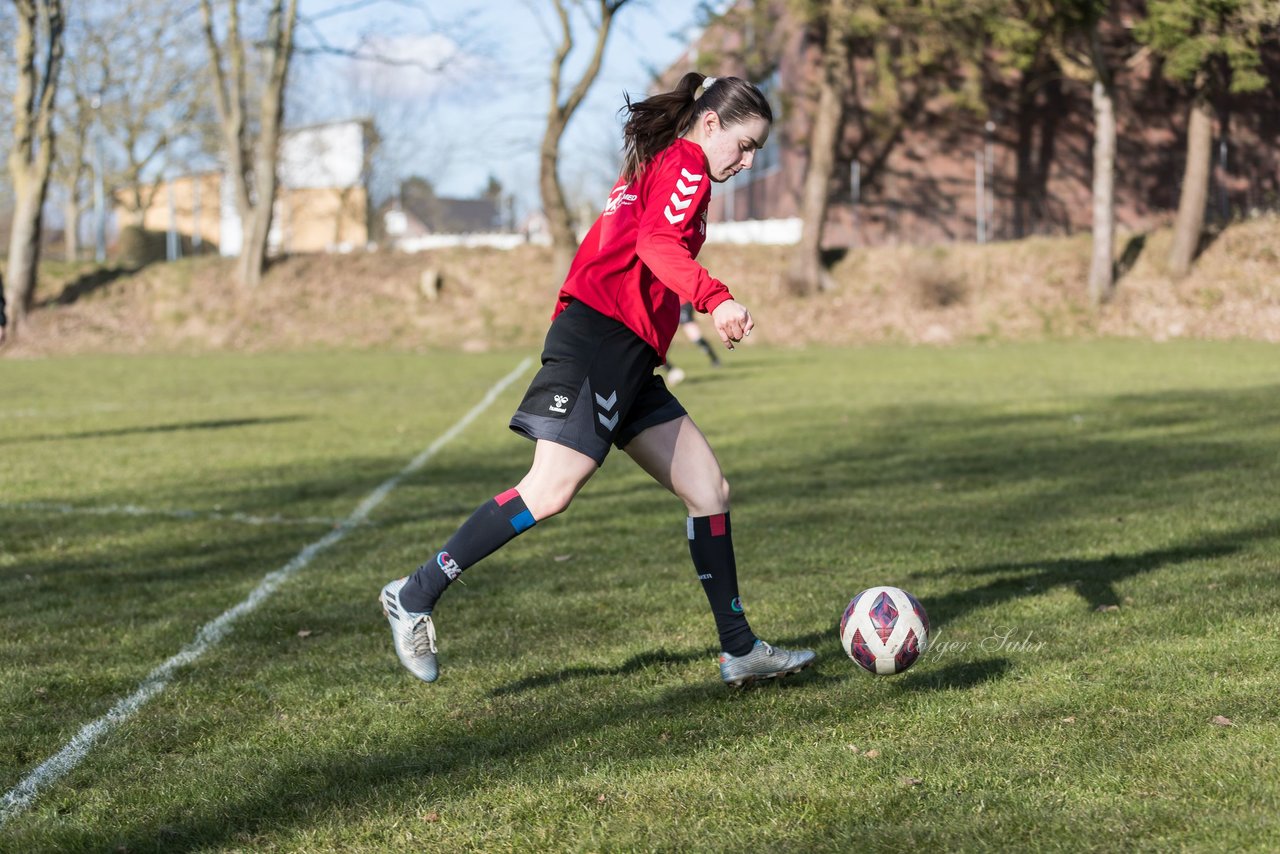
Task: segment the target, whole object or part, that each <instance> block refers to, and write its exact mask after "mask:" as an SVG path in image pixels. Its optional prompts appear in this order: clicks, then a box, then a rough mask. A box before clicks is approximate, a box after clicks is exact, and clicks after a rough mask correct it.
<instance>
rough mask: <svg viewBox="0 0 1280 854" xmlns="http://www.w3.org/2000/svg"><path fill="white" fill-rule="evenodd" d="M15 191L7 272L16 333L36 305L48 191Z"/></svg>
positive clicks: (11, 324) (30, 188)
mask: <svg viewBox="0 0 1280 854" xmlns="http://www.w3.org/2000/svg"><path fill="white" fill-rule="evenodd" d="M24 183H25V182H24ZM15 189H16V191H17V196H18V200H17V202H16V204H15V205H14V209H13V229H12V231H10V232H9V261H8V264H7V265H6V272H7V273H8V276H9V324H10V326H12V327H13V330H14V331H15V332H16V331H17V329H18V328H19V327H20V326H21V325H22V323H23V321H25V320H26V317H27V314H28V313H30V311H31V308H32V306H33V305H34V304H35V295H36V272H37V269H38V267H39V264H40V232H41V225H42V222H41V216H40V210H41V208H42V207H43V206H44V189H43V187H42V186H41V187H31V186H21V185H19V186H18V187H16V188H15Z"/></svg>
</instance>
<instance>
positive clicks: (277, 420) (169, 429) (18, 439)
mask: <svg viewBox="0 0 1280 854" xmlns="http://www.w3.org/2000/svg"><path fill="white" fill-rule="evenodd" d="M305 420H306V419H305V418H304V417H303V416H301V415H277V416H273V417H271V418H218V419H214V420H210V421H186V422H182V423H179V424H150V425H147V426H144V427H119V428H113V429H110V430H86V431H84V432H82V433H45V434H42V435H39V436H12V437H10V438H8V439H0V445H16V444H22V443H25V442H55V441H60V440H64V439H110V438H115V437H117V436H134V435H139V434H147V433H183V432H187V431H193V430H229V429H234V428H236V427H256V426H259V425H262V424H288V423H291V422H295V421H305Z"/></svg>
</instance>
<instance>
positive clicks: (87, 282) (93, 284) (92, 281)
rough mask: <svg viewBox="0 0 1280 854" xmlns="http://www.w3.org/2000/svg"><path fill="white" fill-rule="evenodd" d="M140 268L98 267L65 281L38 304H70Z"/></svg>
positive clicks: (43, 306) (44, 305)
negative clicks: (57, 289)
mask: <svg viewBox="0 0 1280 854" xmlns="http://www.w3.org/2000/svg"><path fill="white" fill-rule="evenodd" d="M141 269H142V268H141V267H136V268H134V267H99V268H98V269H96V270H92V271H90V272H88V273H84V274H82V275H80V276H77V277H76V278H75V279H73V280H71V281H70V282H67V283H66V284H65V285H63V287H62V291H61V292H60V293H59V294H58V295H57V296H56V297H51V298H48V299H44V300H41V301H40V302H39V303H38V304H39V305H40V306H41V307H42V308H45V307H48V306H50V305H71V304H72V303H74V302H75V301H77V300H79V299H80V298H82V297H86V296H88V295H89V294H91V293H93V292H94V291H97V290H101V289H102V288H105V287H106V286H107V285H109V284H111V283H112V282H114V281H115V280H116V279H119V278H121V277H123V276H132V275H133V274H135V273H137V272H138V271H139V270H141Z"/></svg>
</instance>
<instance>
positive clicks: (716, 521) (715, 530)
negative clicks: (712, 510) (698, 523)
mask: <svg viewBox="0 0 1280 854" xmlns="http://www.w3.org/2000/svg"><path fill="white" fill-rule="evenodd" d="M707 522H709V523H710V525H711V536H713V537H723V536H724V514H723V513H717V514H716V515H714V516H708V517H707Z"/></svg>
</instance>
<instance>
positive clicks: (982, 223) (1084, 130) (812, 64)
mask: <svg viewBox="0 0 1280 854" xmlns="http://www.w3.org/2000/svg"><path fill="white" fill-rule="evenodd" d="M794 9H795V4H793V3H790V2H787V0H757V2H750V0H743V2H738V3H735V4H734V5H733V6H732V7H731V8H730V9H729V10H728V11H727V12H726V13H725V14H724V15H723V16H721V18H719V19H717V21H716V22H714V23H712V24H711V25H710V26H708V27H707V29H706V30H705V31H704V32H703V34H702V35H701V37H700V38H699V40H698V41H697V42H696V43H695V44H693V45H690V47H689V49H688V51H687V52H686V54H685V55H684V56H683V57H682V58H681V59H680V60H678V61H677V62H676V63H675V64H674V65H673V66H672V67H671V68H670V69H669V70H668V72H667V73H666V74H665V75H664V77H663V81H662V82H663V83H666V84H671V83H674V81H675V80H676V79H678V78H679V75H680V74H682V73H684V72H685V71H688V70H692V69H696V70H698V71H701V72H703V73H706V74H712V75H717V76H719V75H728V74H736V75H738V76H742V77H746V78H747V79H750V80H752V81H753V82H756V83H757V84H758V85H760V86H761V87H762V88H763V89H764V90H765V92H766V94H768V95H769V97H770V100H771V101H772V102H773V104H774V107H775V118H776V121H775V125H774V130H773V133H772V136H771V138H770V141H769V144H768V145H767V146H766V148H765V150H764V151H762V152H761V156H760V157H758V158H757V161H756V165H755V167H754V168H753V169H752V170H750V171H749V172H744V173H742V174H740V175H739V176H738V177H737V178H735V179H733V180H732V181H730V182H729V183H727V184H726V185H725V186H724V187H722V188H719V189H718V192H717V193H716V195H715V197H713V200H712V209H711V219H712V221H713V222H717V221H719V222H724V221H734V220H742V219H773V218H785V217H794V216H796V215H797V210H798V205H799V199H800V191H801V186H802V183H803V180H804V174H805V168H806V163H807V160H808V152H807V134H808V132H809V126H810V123H811V122H810V116H809V109H810V105H811V104H812V103H813V102H814V100H815V97H816V96H815V92H816V81H817V75H818V73H819V63H820V61H821V50H822V42H821V34H820V33H818V32H815V31H814V30H813V28H812V27H811V26H806V25H805V24H804V22H803V21H801V20H799V19H798V18H797V16H796V15H795V13H794ZM1122 26H1123V24H1122ZM1110 42H1111V44H1110V45H1109V47H1110V50H1111V53H1112V54H1113V55H1114V56H1115V57H1116V59H1117V62H1120V61H1121V60H1122V59H1124V58H1126V57H1132V56H1133V55H1134V54H1135V53H1136V50H1135V49H1134V45H1133V43H1132V40H1131V39H1130V38H1129V36H1128V34H1127V33H1126V32H1124V31H1123V30H1122V29H1119V28H1117V30H1116V32H1115V33H1114V36H1113V38H1111V39H1110ZM873 53H874V51H873V46H872V45H867V44H863V45H860V46H858V47H857V49H855V56H856V58H855V60H854V78H855V85H854V90H855V91H854V93H853V94H852V95H851V97H850V99H849V102H848V104H847V111H846V123H845V132H844V137H843V141H842V145H841V150H840V151H839V153H838V157H837V168H836V174H835V176H834V178H833V181H832V185H831V199H832V207H831V213H830V218H829V221H828V228H827V231H826V241H827V243H828V244H829V245H831V246H851V245H875V244H882V243H933V242H940V241H943V242H945V241H953V240H974V239H976V238H978V237H979V235H980V234H983V235H984V236H985V237H986V238H987V239H1010V238H1016V237H1022V236H1026V235H1030V234H1063V233H1071V232H1076V231H1081V230H1087V229H1088V228H1089V227H1090V223H1091V219H1092V212H1091V201H1090V198H1091V182H1092V153H1091V150H1092V138H1093V118H1092V116H1093V113H1092V107H1091V104H1090V95H1089V90H1088V87H1087V86H1086V85H1084V84H1082V83H1078V82H1074V81H1071V80H1068V79H1066V77H1065V76H1064V75H1063V74H1062V73H1061V72H1060V71H1059V70H1058V69H1057V68H1056V67H1053V66H1052V65H1051V64H1049V65H1042V67H1041V68H1040V69H1038V70H1033V71H1029V72H1017V71H1008V72H1002V73H1001V74H1000V76H999V77H984V78H983V79H982V80H981V81H980V92H981V101H982V103H983V104H984V105H985V114H983V112H982V111H981V110H977V111H975V110H970V109H965V108H962V107H960V106H957V105H956V98H955V97H954V94H953V93H954V91H955V89H957V88H959V86H958V84H957V82H956V79H957V78H963V77H964V74H963V73H962V72H960V71H956V72H954V73H953V74H952V75H951V76H952V81H951V82H952V86H951V87H950V91H943V92H935V93H933V94H927V93H923V92H920V91H913V90H910V89H907V90H905V91H903V92H901V93H900V97H901V103H900V108H899V109H897V110H895V111H894V113H893V115H891V116H889V117H888V119H886V117H885V116H884V115H883V113H882V114H881V115H879V116H876V115H873V114H871V112H870V111H867V110H863V109H860V108H859V105H860V104H861V103H863V97H865V96H866V95H867V94H868V93H869V92H870V91H871V90H872V89H873V88H874V87H875V85H876V77H875V68H874V60H873V59H872V56H873ZM1277 54H1280V51H1273V52H1272V55H1271V56H1270V57H1268V67H1267V71H1268V72H1269V74H1270V76H1271V78H1272V79H1273V80H1275V81H1277V84H1276V85H1273V86H1270V87H1268V88H1267V89H1266V90H1264V91H1263V92H1261V93H1255V94H1252V95H1239V96H1231V97H1227V98H1223V99H1221V100H1220V101H1219V102H1218V103H1217V104H1216V105H1215V106H1216V108H1217V112H1218V122H1217V126H1216V128H1215V139H1214V146H1215V147H1214V151H1215V166H1214V174H1213V185H1212V188H1211V193H1210V205H1209V216H1210V218H1211V219H1213V218H1216V219H1225V218H1228V217H1231V216H1238V215H1240V214H1242V213H1245V212H1248V211H1250V210H1254V209H1257V208H1275V207H1277V205H1280V55H1277ZM995 68H996V63H994V62H991V63H988V69H987V71H986V72H974V73H985V74H991V73H993V72H992V69H995ZM1188 106H1189V98H1188V95H1187V93H1186V92H1185V90H1184V89H1183V88H1182V87H1179V86H1177V85H1176V84H1172V83H1170V82H1168V81H1167V80H1165V79H1164V77H1163V76H1162V75H1161V73H1160V69H1159V67H1158V65H1157V64H1156V63H1155V62H1153V61H1152V60H1151V59H1150V58H1141V57H1140V58H1138V59H1137V61H1135V62H1132V63H1131V65H1125V66H1122V67H1121V68H1120V69H1119V71H1118V73H1117V93H1116V114H1117V121H1118V136H1119V139H1118V150H1117V158H1116V195H1115V198H1116V216H1117V219H1118V222H1119V224H1120V226H1121V227H1122V228H1128V229H1131V230H1135V231H1136V230H1144V229H1147V228H1150V227H1152V226H1154V225H1156V224H1159V223H1161V222H1164V221H1167V220H1168V219H1169V218H1170V217H1171V216H1172V213H1173V211H1174V210H1175V209H1176V207H1177V203H1178V194H1179V189H1180V182H1181V178H1182V169H1183V163H1184V158H1185V143H1186V137H1185V133H1186V121H1187V111H1188ZM886 125H887V127H886Z"/></svg>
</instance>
